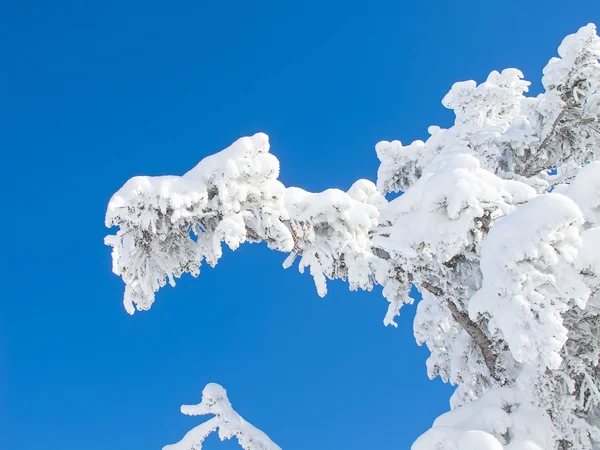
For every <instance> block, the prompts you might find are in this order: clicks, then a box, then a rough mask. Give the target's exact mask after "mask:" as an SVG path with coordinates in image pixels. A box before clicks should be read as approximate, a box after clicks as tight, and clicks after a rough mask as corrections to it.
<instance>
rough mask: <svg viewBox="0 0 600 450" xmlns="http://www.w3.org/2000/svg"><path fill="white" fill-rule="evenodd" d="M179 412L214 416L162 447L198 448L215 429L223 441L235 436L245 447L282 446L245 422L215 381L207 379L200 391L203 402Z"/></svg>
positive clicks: (261, 449) (268, 448) (274, 449)
mask: <svg viewBox="0 0 600 450" xmlns="http://www.w3.org/2000/svg"><path fill="white" fill-rule="evenodd" d="M181 412H182V413H183V414H186V415H188V416H204V415H207V414H212V415H213V416H214V417H212V418H210V419H208V420H207V421H206V422H204V423H202V424H200V425H198V426H197V427H195V428H192V429H191V430H190V431H188V432H187V433H186V435H185V436H184V437H183V439H182V440H181V441H179V442H178V443H177V444H172V445H166V446H164V447H163V450H201V449H202V443H203V442H204V440H205V439H206V438H207V437H208V435H209V434H211V433H212V432H214V431H218V433H219V438H220V439H221V440H222V441H224V440H225V439H231V438H232V437H234V436H235V437H236V438H237V440H238V442H239V444H240V446H241V447H242V448H243V449H245V450H281V447H279V446H278V445H277V444H275V443H274V442H273V441H272V440H271V439H269V437H268V436H267V435H266V434H265V433H263V432H262V431H261V430H259V429H258V428H256V427H255V426H254V425H252V424H251V423H248V422H246V421H245V420H244V419H243V418H242V416H240V415H239V414H238V413H237V412H236V411H235V410H234V409H233V407H232V406H231V403H230V402H229V399H228V398H227V392H226V391H225V389H223V387H221V386H220V385H218V384H216V383H209V384H207V385H206V387H205V388H204V390H203V391H202V402H201V403H199V404H198V405H184V406H182V407H181Z"/></svg>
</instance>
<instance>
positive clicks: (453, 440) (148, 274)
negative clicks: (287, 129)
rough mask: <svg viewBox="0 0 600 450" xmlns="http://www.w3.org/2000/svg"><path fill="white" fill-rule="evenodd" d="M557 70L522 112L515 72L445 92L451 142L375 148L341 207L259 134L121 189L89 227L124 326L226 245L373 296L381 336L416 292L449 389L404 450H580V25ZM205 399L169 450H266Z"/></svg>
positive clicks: (598, 402) (434, 362)
mask: <svg viewBox="0 0 600 450" xmlns="http://www.w3.org/2000/svg"><path fill="white" fill-rule="evenodd" d="M558 54H559V57H556V58H552V59H551V60H550V61H549V62H548V64H547V66H546V67H545V69H544V73H543V78H542V84H543V86H544V89H545V91H544V93H542V94H540V95H538V96H537V97H528V96H526V95H525V94H526V92H527V90H528V86H529V83H528V82H527V81H524V80H523V75H522V74H521V72H520V71H518V70H516V69H505V70H503V71H502V72H496V71H494V72H492V73H491V74H490V75H489V76H488V78H487V80H486V81H485V82H484V83H482V84H479V85H477V84H476V83H475V82H474V81H465V82H460V83H456V84H455V85H454V86H452V88H451V90H450V92H449V93H448V94H447V95H446V96H445V97H444V99H443V101H442V103H443V105H444V106H445V107H447V108H450V109H452V110H453V111H454V113H455V116H456V119H455V123H454V125H453V126H452V127H450V128H448V129H442V128H440V127H437V126H432V127H430V128H429V130H428V131H429V135H430V136H429V138H428V139H427V140H425V141H415V142H412V143H410V144H409V145H403V144H402V143H401V142H400V141H393V142H380V143H378V144H377V145H376V151H377V156H378V157H379V160H380V161H381V165H380V168H379V171H378V174H377V184H374V183H372V182H370V181H367V180H358V181H357V182H356V183H354V184H353V185H352V187H351V188H350V189H349V190H348V191H345V192H344V191H341V190H338V189H328V190H326V191H324V192H319V193H311V192H306V191H304V190H302V189H300V188H296V187H289V188H286V187H285V186H283V184H282V183H281V182H279V181H278V180H277V178H278V174H279V162H278V160H277V159H276V158H275V156H273V155H272V154H271V153H269V140H268V137H267V136H266V135H264V134H261V133H259V134H255V135H254V136H251V137H244V138H241V139H239V140H238V141H236V142H235V143H233V144H232V145H231V146H230V147H229V148H227V149H225V150H223V151H221V152H219V153H217V154H215V155H212V156H210V157H208V158H205V159H203V160H202V161H201V162H200V163H199V164H198V165H197V166H196V167H194V168H193V169H192V170H191V171H189V172H188V173H186V174H184V175H183V176H164V177H135V178H132V179H131V180H129V181H128V182H127V183H126V184H125V185H124V186H123V187H122V188H121V189H120V190H119V191H118V192H117V193H116V194H115V195H114V196H113V198H112V199H111V201H110V203H109V206H108V212H107V216H106V225H107V226H109V227H111V226H117V227H118V231H117V232H116V234H115V235H111V236H108V237H107V238H106V242H107V244H109V245H110V246H112V247H113V271H114V272H115V273H116V274H117V275H120V276H121V277H122V278H123V280H124V282H125V297H124V304H125V308H126V310H127V311H128V312H129V313H133V312H134V311H135V309H136V308H137V309H138V310H145V309H149V308H150V307H151V306H152V303H153V302H154V300H155V293H156V292H157V291H158V290H159V288H160V287H162V286H164V285H165V283H166V282H167V281H168V282H169V283H171V284H172V285H174V284H175V279H176V278H178V277H179V276H181V275H182V274H184V273H186V272H188V273H191V274H192V275H194V276H197V275H198V274H199V272H200V266H201V264H202V263H203V262H207V263H208V264H210V265H215V264H217V262H218V260H219V258H220V257H221V255H222V251H221V248H222V245H223V243H225V244H226V245H227V246H229V247H230V248H231V249H236V248H237V247H238V246H239V245H241V244H242V243H244V242H266V244H267V245H268V246H269V248H271V249H274V250H278V251H281V252H285V253H289V256H288V257H287V259H286V260H285V262H284V266H285V267H289V266H292V265H293V264H294V260H295V259H298V260H299V261H298V267H299V269H300V271H301V272H302V271H304V269H306V268H308V270H309V272H310V274H311V275H312V277H313V278H314V280H315V285H316V289H317V292H318V294H319V295H321V296H324V295H325V294H326V293H327V280H334V279H338V278H341V279H342V280H347V281H348V283H349V285H350V289H352V290H355V289H367V290H370V289H372V287H373V286H374V285H381V286H383V295H384V297H385V298H386V299H387V301H388V302H389V306H388V310H387V313H386V314H385V317H384V323H385V324H386V325H388V324H392V325H395V323H394V318H395V316H397V315H398V314H399V311H400V308H401V307H402V305H403V304H405V303H411V302H412V301H413V300H412V299H411V298H410V297H409V296H408V293H409V291H410V288H411V286H412V285H415V286H416V287H417V288H418V289H419V290H420V292H421V293H422V294H423V298H422V300H420V301H419V303H418V305H417V313H416V317H415V321H414V334H415V338H416V339H417V341H418V342H419V343H420V344H422V343H424V344H426V345H427V347H428V348H429V350H430V352H431V356H430V357H429V359H428V361H427V369H428V373H429V376H430V377H432V378H433V377H436V376H440V377H442V379H443V380H444V381H446V382H450V383H452V384H453V385H455V386H456V391H455V393H454V395H453V396H452V398H451V411H450V412H448V413H446V414H444V415H442V416H441V417H439V418H438V419H437V420H436V421H435V423H434V424H433V426H432V428H431V429H430V430H429V431H427V432H426V433H425V434H423V435H422V436H421V437H420V438H419V439H418V440H417V441H416V442H415V444H414V445H413V450H442V449H446V450H449V449H453V450H471V449H480V450H498V449H506V450H517V449H519V450H524V449H528V450H535V449H537V450H552V449H559V450H565V449H575V450H591V449H594V448H597V446H598V445H600V366H599V359H600V293H599V288H600V161H599V160H600V64H599V58H600V38H598V36H597V34H596V28H595V27H594V25H591V24H590V25H587V26H585V27H583V28H581V29H580V30H579V31H578V32H577V33H575V34H573V35H570V36H567V37H566V38H565V39H564V41H563V42H562V44H561V45H560V47H559V49H558ZM394 192H400V194H399V195H397V196H396V198H394V199H393V200H391V201H389V202H388V201H387V200H386V198H385V197H384V195H385V194H389V193H394ZM209 386H212V387H210V389H212V390H211V392H212V391H215V392H216V391H218V392H219V395H221V393H222V394H223V397H222V398H223V399H224V400H223V401H222V402H223V403H222V404H223V405H226V406H227V408H226V409H227V411H229V410H230V405H229V402H228V401H227V400H226V397H224V395H225V394H224V391H222V388H220V387H219V388H218V389H217V387H215V386H214V385H209ZM213 388H214V389H213ZM207 389H208V388H207ZM219 389H221V390H219ZM213 393H214V392H213ZM215 395H216V394H215ZM209 397H210V398H213V397H214V396H211V395H208V394H206V391H205V398H209ZM217 397H218V395H217ZM219 398H221V397H219ZM210 401H211V400H206V402H205V401H203V404H205V405H204V406H203V407H202V408H201V411H202V412H205V411H206V412H211V413H214V414H216V416H215V419H211V420H209V422H207V423H209V425H206V424H203V425H201V426H200V427H201V429H200V431H199V432H191V433H192V435H191V437H190V438H189V439H188V438H187V437H186V438H185V439H184V441H183V442H184V443H186V444H183V445H184V446H183V447H181V446H180V447H178V448H181V449H182V450H183V449H184V448H185V449H193V448H199V447H198V445H200V444H198V442H201V441H202V440H203V439H204V437H205V435H206V433H205V431H206V430H205V428H206V429H208V428H207V427H209V428H211V427H212V428H211V430H212V429H214V427H216V426H220V427H221V429H222V430H223V429H225V430H226V431H225V433H226V434H227V436H229V435H234V434H235V435H237V436H238V437H239V438H240V443H242V445H247V446H246V447H245V448H277V447H275V446H274V444H272V443H271V441H269V440H268V438H266V437H265V438H264V439H266V440H264V442H267V443H268V445H267V444H264V445H263V444H256V443H255V440H254V441H252V445H254V446H252V445H251V444H248V443H247V442H250V441H249V440H252V439H255V438H254V437H252V436H251V435H252V433H254V430H255V429H254V428H253V427H248V428H245V427H241V425H240V426H238V425H239V424H238V425H235V424H234V425H235V427H237V428H235V430H234V429H233V428H231V427H229V428H228V427H227V426H224V425H223V423H224V422H223V421H225V422H227V420H229V419H224V417H225V416H223V415H219V413H215V412H214V410H212V409H210V408H208V407H207V406H206V404H207V402H210ZM201 405H202V404H201ZM231 411H232V410H231ZM227 414H230V413H229V412H228V413H227ZM231 414H233V413H231ZM227 417H229V416H227ZM235 418H236V419H235V420H238V418H239V416H237V415H235ZM211 421H214V422H211ZM217 422H218V423H217ZM228 423H229V422H228ZM240 423H241V422H240ZM244 423H245V422H244ZM236 424H237V422H236ZM202 427H204V428H202ZM247 430H252V432H251V433H250V432H249V431H247ZM247 433H250V434H247ZM258 433H259V434H257V435H259V436H260V439H263V434H262V433H260V432H258ZM196 435H198V436H200V435H201V436H200V437H198V436H196ZM188 437H189V435H188ZM194 439H196V440H194ZM244 439H246V441H244ZM244 442H246V444H244ZM194 445H196V447H194ZM260 445H263V447H261V446H260ZM186 446H187V447H186ZM269 446H271V447H269Z"/></svg>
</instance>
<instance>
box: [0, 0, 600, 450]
mask: <svg viewBox="0 0 600 450" xmlns="http://www.w3.org/2000/svg"><path fill="white" fill-rule="evenodd" d="M591 21H595V22H597V23H598V22H600V4H599V3H598V2H597V0H580V1H578V2H577V6H576V7H574V6H571V4H570V3H569V2H566V1H555V0H550V1H543V2H542V1H535V2H533V1H529V2H521V1H515V0H507V1H503V2H481V1H472V2H445V1H440V0H432V1H430V2H399V1H387V2H382V1H369V2H354V1H344V2H337V1H328V2H327V1H325V2H323V1H312V0H309V1H303V2H289V1H279V2H275V1H273V2H268V1H227V2H226V1H221V2H210V3H209V2H203V1H188V2H156V1H148V0H146V1H139V2H132V1H126V0H120V1H104V2H101V1H71V2H66V1H58V0H57V1H47V0H45V1H39V2H30V1H16V0H13V1H10V0H3V1H2V2H0V56H1V60H2V66H3V67H2V70H1V71H0V139H1V144H0V145H1V148H2V152H3V153H2V154H3V156H2V163H1V166H0V167H1V168H2V176H1V177H0V189H1V191H0V192H2V193H3V196H2V204H3V208H2V220H1V221H0V233H1V236H2V241H1V242H2V247H1V248H2V250H1V252H2V253H1V254H2V258H1V262H0V264H1V271H2V274H3V284H2V286H3V288H2V291H1V292H0V302H1V305H2V307H1V311H0V448H2V449H7V450H8V449H11V450H38V449H42V448H43V449H45V450H81V449H86V450H132V449H135V450H137V449H159V448H161V447H162V445H164V444H167V443H172V442H175V441H177V440H178V439H179V438H180V437H181V436H182V435H183V433H184V432H185V431H186V430H187V429H189V428H191V427H192V426H193V425H194V424H196V423H198V422H199V420H198V418H187V417H184V416H182V415H180V413H179V405H180V404H182V403H195V402H197V401H199V400H200V393H201V390H202V387H203V386H204V385H205V384H206V383H207V382H209V381H215V382H218V383H221V384H223V385H224V386H225V387H226V388H227V389H228V391H229V394H230V398H231V399H232V401H233V403H234V406H235V407H237V409H238V410H239V412H240V413H241V414H243V415H244V416H246V417H247V418H248V419H249V420H250V421H252V422H254V423H255V424H256V425H258V426H259V427H261V428H262V429H264V430H265V431H266V432H267V433H268V434H269V435H271V436H272V438H273V439H274V440H275V441H276V442H277V443H279V444H280V445H281V446H282V447H283V448H285V449H286V450H287V449H298V450H304V449H313V450H320V449H323V450H325V449H327V450H329V449H347V450H354V449H357V450H358V449H361V450H363V449H371V448H372V449H381V450H387V449H400V450H403V449H408V448H409V446H410V443H411V442H412V441H413V440H414V439H415V438H416V437H417V436H418V435H419V434H420V433H422V432H423V431H424V430H425V429H426V428H427V427H428V426H429V425H430V424H431V422H432V420H433V419H434V418H435V417H436V416H437V415H438V414H440V413H441V412H443V411H445V410H446V409H447V408H448V403H447V399H448V397H449V395H450V393H451V389H450V388H449V387H447V386H444V385H442V383H441V382H439V381H435V382H432V381H429V380H428V378H427V375H426V370H425V364H424V363H425V358H426V356H427V351H426V349H424V348H419V347H417V346H416V344H415V343H414V339H413V337H412V323H411V322H412V316H413V313H414V308H411V307H408V308H406V309H405V310H404V313H403V316H402V317H401V319H400V328H399V329H393V328H391V327H390V328H385V327H384V326H383V325H382V319H383V316H384V313H385V309H386V302H385V300H384V299H383V298H382V297H381V294H380V292H379V291H376V292H372V293H351V292H349V291H348V290H347V286H346V285H344V284H343V283H341V282H340V283H330V294H329V295H328V297H326V298H325V299H319V298H318V297H317V295H316V292H315V290H314V287H313V283H312V280H311V278H310V276H308V275H300V274H298V273H297V269H296V268H294V269H289V270H283V269H282V268H281V262H282V261H283V259H284V255H283V254H278V253H274V252H269V251H267V250H266V249H265V248H264V247H262V246H257V245H254V246H250V245H246V246H244V247H243V248H242V249H241V250H239V251H237V252H236V253H235V254H231V253H227V254H226V255H225V256H224V257H223V259H222V260H221V263H220V264H219V265H218V266H217V267H216V268H215V269H210V268H205V269H204V271H203V273H202V274H201V276H200V278H198V279H189V278H187V277H186V278H184V279H182V280H181V281H180V283H179V284H178V286H177V288H176V289H171V288H166V289H164V290H163V291H161V292H160V293H159V295H158V300H157V303H156V304H155V306H154V307H153V309H152V310H151V311H150V312H147V313H136V314H135V315H134V316H133V317H130V316H128V315H127V314H126V313H125V311H124V310H123V307H122V304H121V298H122V292H123V284H122V282H121V280H120V279H119V278H117V277H116V276H114V275H113V274H112V273H111V270H110V251H109V248H108V247H105V246H104V245H103V237H104V236H105V235H106V234H107V231H108V230H106V229H105V228H104V224H103V223H104V212H105V208H106V205H107V202H108V200H109V198H110V196H111V195H112V193H113V192H114V191H116V190H117V189H118V188H119V187H120V186H121V185H122V184H123V183H124V182H125V181H126V180H127V179H128V178H129V177H131V176H134V175H143V174H147V175H159V174H181V173H183V172H184V171H186V170H187V169H189V168H191V167H192V166H193V165H194V164H195V163H196V162H198V161H199V160H200V159H201V158H202V157H204V156H206V155H208V154H210V153H213V152H215V151H217V150H220V149H222V148H224V147H225V146H227V145H228V144H230V143H231V142H232V141H233V140H235V139H236V138H238V137H240V136H243V135H248V134H251V133H254V132H257V131H264V132H266V133H268V134H269V135H270V137H271V144H272V151H273V153H274V154H275V155H276V156H277V157H279V159H280V161H281V166H282V171H281V179H282V181H283V182H284V183H285V184H286V185H297V186H301V187H303V188H305V189H309V190H321V189H325V188H327V187H339V188H342V189H347V188H348V187H349V186H350V185H351V183H352V182H353V181H354V180H356V179H358V178H370V179H372V180H374V179H375V176H376V170H377V166H378V161H377V159H376V156H375V152H374V145H375V143H376V142H377V141H378V140H383V139H387V140H391V139H401V140H402V141H406V142H408V141H410V140H412V139H417V138H425V137H426V136H427V134H426V128H427V126H428V125H431V124H438V125H442V126H447V125H449V124H450V123H451V119H452V117H451V115H450V114H449V112H448V111H446V110H444V108H443V107H442V106H441V104H440V100H441V98H442V97H443V95H444V94H445V93H446V92H447V90H448V89H449V87H450V86H451V84H452V83H453V82H454V81H458V80H464V79H471V78H473V79H476V80H478V81H483V80H484V79H485V77H486V76H487V73H488V72H490V71H491V70H493V69H503V68H505V67H517V68H520V69H521V70H522V71H523V72H524V73H525V75H526V77H527V78H528V79H530V80H532V81H533V82H534V85H533V88H534V91H539V87H540V84H539V79H540V76H541V69H542V67H543V66H544V65H545V63H546V62H547V60H548V59H549V58H550V57H551V56H554V55H555V52H556V47H557V46H558V44H559V43H560V41H561V39H562V37H563V36H564V35H566V34H568V33H571V32H574V31H576V30H577V28H578V27H579V26H581V25H585V24H587V23H588V22H591ZM206 448H207V449H208V450H211V449H213V450H218V449H231V448H235V447H234V446H233V445H232V444H227V443H225V444H221V443H219V442H218V441H217V440H216V439H211V440H210V441H209V443H208V445H207V446H206Z"/></svg>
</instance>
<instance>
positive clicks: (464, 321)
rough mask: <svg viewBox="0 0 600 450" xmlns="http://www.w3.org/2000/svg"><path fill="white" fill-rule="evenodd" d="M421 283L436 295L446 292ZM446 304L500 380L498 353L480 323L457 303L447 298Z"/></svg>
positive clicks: (494, 376)
mask: <svg viewBox="0 0 600 450" xmlns="http://www.w3.org/2000/svg"><path fill="white" fill-rule="evenodd" d="M420 284H421V286H422V287H423V288H424V289H426V290H427V291H429V292H431V293H432V294H433V295H435V296H436V297H439V298H441V297H443V293H444V292H443V291H442V289H440V288H439V287H437V286H433V285H431V284H430V283H427V282H422V283H420ZM446 306H448V309H449V310H450V312H451V313H452V317H453V318H454V320H456V321H457V322H458V323H459V324H460V326H462V327H463V328H464V330H465V331H466V332H467V333H468V334H469V336H471V339H473V341H474V342H475V344H476V345H477V346H478V347H479V349H480V350H481V354H482V355H483V359H484V361H485V365H486V366H487V368H488V370H489V371H490V375H491V376H492V377H493V378H495V379H496V380H498V379H499V378H498V376H497V372H496V360H497V359H498V355H497V354H496V353H495V352H494V350H493V347H492V342H491V341H490V339H489V338H488V337H487V336H486V335H485V333H484V332H483V330H482V329H481V328H480V327H479V325H477V324H476V323H475V322H473V321H472V320H471V318H470V317H469V316H468V314H467V313H465V312H463V311H459V309H458V307H457V306H456V304H455V303H453V302H452V301H450V300H447V301H446Z"/></svg>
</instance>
